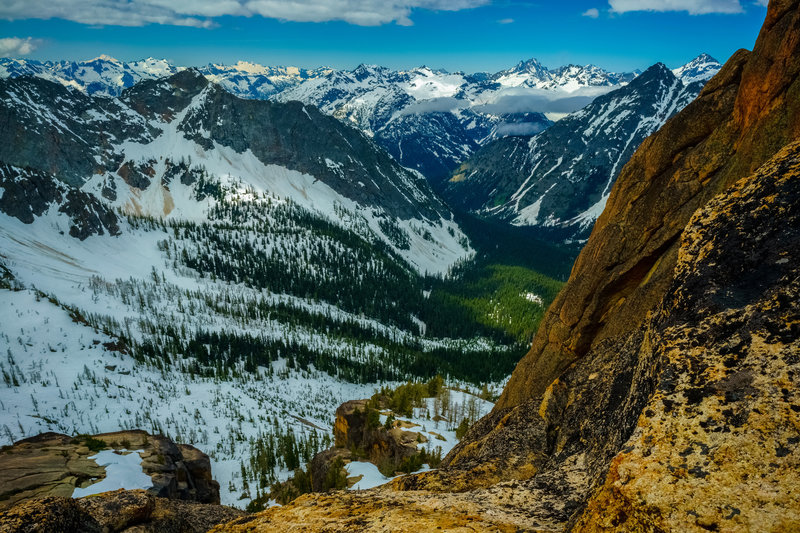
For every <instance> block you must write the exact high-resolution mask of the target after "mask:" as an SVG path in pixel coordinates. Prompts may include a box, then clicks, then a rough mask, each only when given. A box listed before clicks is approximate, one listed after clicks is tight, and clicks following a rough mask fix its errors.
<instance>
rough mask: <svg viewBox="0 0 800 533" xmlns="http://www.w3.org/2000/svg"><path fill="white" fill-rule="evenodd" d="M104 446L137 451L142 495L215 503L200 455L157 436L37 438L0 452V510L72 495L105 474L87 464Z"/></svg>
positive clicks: (215, 493)
mask: <svg viewBox="0 0 800 533" xmlns="http://www.w3.org/2000/svg"><path fill="white" fill-rule="evenodd" d="M90 446H91V447H92V448H93V449H98V448H100V447H104V448H106V449H113V450H143V451H142V452H140V456H141V457H142V470H143V471H144V473H145V474H147V475H149V476H150V477H151V479H152V481H153V485H152V487H151V488H150V489H148V492H149V493H150V494H153V495H154V496H159V497H163V498H170V499H178V500H188V501H196V502H201V503H213V504H218V503H219V484H218V483H217V482H216V481H214V480H213V478H212V477H211V462H210V460H209V459H208V456H207V455H205V454H204V453H203V452H201V451H200V450H198V449H196V448H194V447H193V446H188V445H183V444H182V445H177V444H175V443H174V442H172V441H171V440H169V439H167V438H166V437H163V436H161V435H149V434H148V433H146V432H144V431H118V432H114V433H103V434H100V435H93V436H84V437H76V438H73V437H70V436H67V435H62V434H58V433H43V434H41V435H38V436H36V437H32V438H29V439H25V440H21V441H19V442H17V443H15V444H14V445H12V446H6V447H4V448H3V449H2V451H0V509H3V508H7V507H9V506H11V505H13V504H14V503H16V502H19V501H22V500H27V499H31V498H36V497H43V496H61V497H67V498H68V497H70V496H72V494H73V492H74V490H75V488H76V487H86V486H88V485H91V484H93V483H95V482H97V481H99V480H100V479H102V478H103V477H105V469H104V468H103V467H102V466H99V465H98V464H97V463H96V462H95V461H94V460H92V459H89V457H90V456H92V455H93V454H94V453H96V452H94V451H92V450H90Z"/></svg>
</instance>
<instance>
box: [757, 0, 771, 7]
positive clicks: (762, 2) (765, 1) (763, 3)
mask: <svg viewBox="0 0 800 533" xmlns="http://www.w3.org/2000/svg"><path fill="white" fill-rule="evenodd" d="M754 3H755V4H756V5H757V6H761V7H767V4H769V0H756V1H755V2H754Z"/></svg>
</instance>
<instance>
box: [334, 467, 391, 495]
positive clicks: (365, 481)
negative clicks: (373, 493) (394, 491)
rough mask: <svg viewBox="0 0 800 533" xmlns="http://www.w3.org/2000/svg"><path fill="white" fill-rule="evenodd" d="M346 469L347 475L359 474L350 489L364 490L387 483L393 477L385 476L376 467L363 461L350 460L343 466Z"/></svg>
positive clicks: (354, 475)
mask: <svg viewBox="0 0 800 533" xmlns="http://www.w3.org/2000/svg"><path fill="white" fill-rule="evenodd" d="M344 469H345V470H347V477H358V476H361V479H359V480H358V481H357V482H356V483H355V484H354V485H353V486H352V487H350V490H365V489H371V488H373V487H377V486H379V485H383V484H384V483H388V482H389V481H391V480H392V479H394V478H391V477H386V476H384V475H383V474H381V473H380V471H379V470H378V467H377V466H375V465H374V464H372V463H368V462H365V461H351V462H349V463H347V464H346V465H345V467H344Z"/></svg>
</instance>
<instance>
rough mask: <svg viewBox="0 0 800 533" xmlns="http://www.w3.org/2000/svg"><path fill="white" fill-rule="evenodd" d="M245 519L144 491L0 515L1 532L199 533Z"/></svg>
mask: <svg viewBox="0 0 800 533" xmlns="http://www.w3.org/2000/svg"><path fill="white" fill-rule="evenodd" d="M242 515H244V512H243V511H239V510H237V509H233V508H230V507H224V506H221V505H211V504H201V503H197V502H182V501H177V500H169V499H167V498H157V497H155V496H153V495H152V494H150V493H149V492H147V491H144V490H117V491H112V492H105V493H103V494H97V495H95V496H87V497H85V498H80V499H77V500H73V499H71V498H62V497H57V496H48V497H45V498H40V499H33V500H25V501H22V502H19V503H18V504H17V505H15V506H14V507H12V508H10V509H8V510H6V511H0V531H2V532H3V533H56V532H59V533H60V532H63V533H72V532H81V533H101V532H102V533H118V532H119V533H203V532H205V531H208V530H209V529H210V528H212V527H214V526H215V525H217V524H220V523H222V522H227V521H230V520H232V519H234V518H238V517H241V516H242Z"/></svg>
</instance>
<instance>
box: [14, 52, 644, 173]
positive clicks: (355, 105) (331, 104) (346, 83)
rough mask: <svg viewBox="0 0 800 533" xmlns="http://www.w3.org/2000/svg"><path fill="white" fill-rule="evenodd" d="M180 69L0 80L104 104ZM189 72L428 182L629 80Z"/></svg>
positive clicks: (535, 73) (578, 71) (587, 75)
mask: <svg viewBox="0 0 800 533" xmlns="http://www.w3.org/2000/svg"><path fill="white" fill-rule="evenodd" d="M183 69H184V67H176V66H173V65H172V64H170V63H169V62H167V61H164V60H155V59H147V60H143V61H135V62H131V63H125V62H121V61H118V60H116V59H114V58H110V57H107V56H101V57H99V58H95V59H93V60H90V61H83V62H77V63H76V62H66V61H62V62H38V61H29V60H18V59H1V60H0V77H4V78H8V77H18V76H22V75H34V76H38V77H42V78H45V79H48V80H51V81H57V82H60V83H61V84H63V85H67V86H71V87H75V88H77V89H79V90H81V91H83V92H86V93H87V94H90V95H105V96H119V95H120V94H121V92H122V91H123V90H124V89H126V88H129V87H131V86H133V85H134V84H135V83H137V82H138V81H141V80H146V79H155V78H159V77H163V76H167V75H171V74H174V73H176V72H178V71H180V70H183ZM198 71H200V72H201V73H203V75H205V77H206V78H207V79H208V80H210V81H212V82H215V83H217V84H219V85H221V86H222V87H224V88H225V89H226V90H227V91H229V92H231V93H232V94H235V95H237V96H239V97H242V98H251V99H272V100H275V101H279V102H288V101H291V100H298V101H301V102H303V103H305V104H312V105H314V106H316V107H318V108H319V109H321V110H322V111H323V112H325V113H327V114H330V115H333V116H335V117H337V118H339V119H341V120H344V121H345V122H346V123H348V124H351V125H354V126H356V127H357V128H359V129H361V130H362V131H363V132H365V133H366V134H367V135H369V136H371V137H373V138H374V140H375V142H376V143H378V144H379V145H380V146H382V147H383V148H384V149H385V150H387V151H388V152H389V153H390V154H391V155H392V156H393V157H394V158H395V159H397V160H398V161H399V162H400V163H401V164H402V165H404V166H406V167H409V168H413V169H415V170H418V171H419V172H421V173H422V174H423V175H425V176H426V177H427V178H428V179H430V180H431V181H432V183H434V184H438V183H439V182H440V181H441V179H444V178H445V177H447V175H448V174H449V172H450V171H451V170H452V169H453V168H455V167H456V166H457V165H458V164H459V163H461V162H462V161H463V160H464V159H465V158H467V157H469V156H470V155H471V154H472V153H474V152H475V150H477V149H478V148H479V147H480V146H483V145H485V144H486V143H488V142H490V141H492V140H494V139H497V138H501V137H504V136H506V135H520V134H528V135H530V134H534V133H538V132H540V131H542V130H544V129H545V128H547V127H548V126H549V125H550V124H551V123H552V122H551V120H549V119H548V118H547V117H546V115H545V113H547V112H548V111H549V109H550V108H551V107H554V104H553V102H556V101H559V100H561V101H563V102H569V103H568V104H562V105H561V106H559V108H558V112H557V115H558V116H560V115H563V113H564V109H563V107H564V105H567V106H568V108H567V111H571V110H574V109H577V108H579V107H580V105H581V104H585V103H588V102H589V101H591V99H593V98H594V97H596V96H598V95H600V94H603V93H605V92H607V91H609V90H611V89H613V88H615V87H619V86H621V85H623V84H625V83H627V82H629V81H630V80H631V79H633V78H634V77H635V76H636V73H628V74H616V73H610V72H607V71H605V70H602V69H600V68H598V67H595V66H592V65H588V66H585V67H581V66H576V65H567V66H564V67H560V68H557V69H554V70H549V69H547V68H546V67H544V66H542V65H541V64H540V63H539V62H538V61H537V60H535V59H531V60H528V61H521V62H520V63H519V64H518V65H516V66H515V67H512V68H510V69H507V70H503V71H501V72H498V73H495V74H486V73H478V74H464V73H448V72H446V71H442V70H433V69H430V68H428V67H419V68H415V69H411V70H407V71H395V70H391V69H388V68H385V67H381V66H376V65H359V66H358V67H357V68H355V69H353V70H352V71H341V70H333V69H329V68H318V69H313V70H307V69H300V68H296V67H266V66H262V65H257V64H253V63H248V62H243V61H240V62H238V63H236V64H235V65H216V64H211V65H207V66H204V67H200V68H199V69H198Z"/></svg>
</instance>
